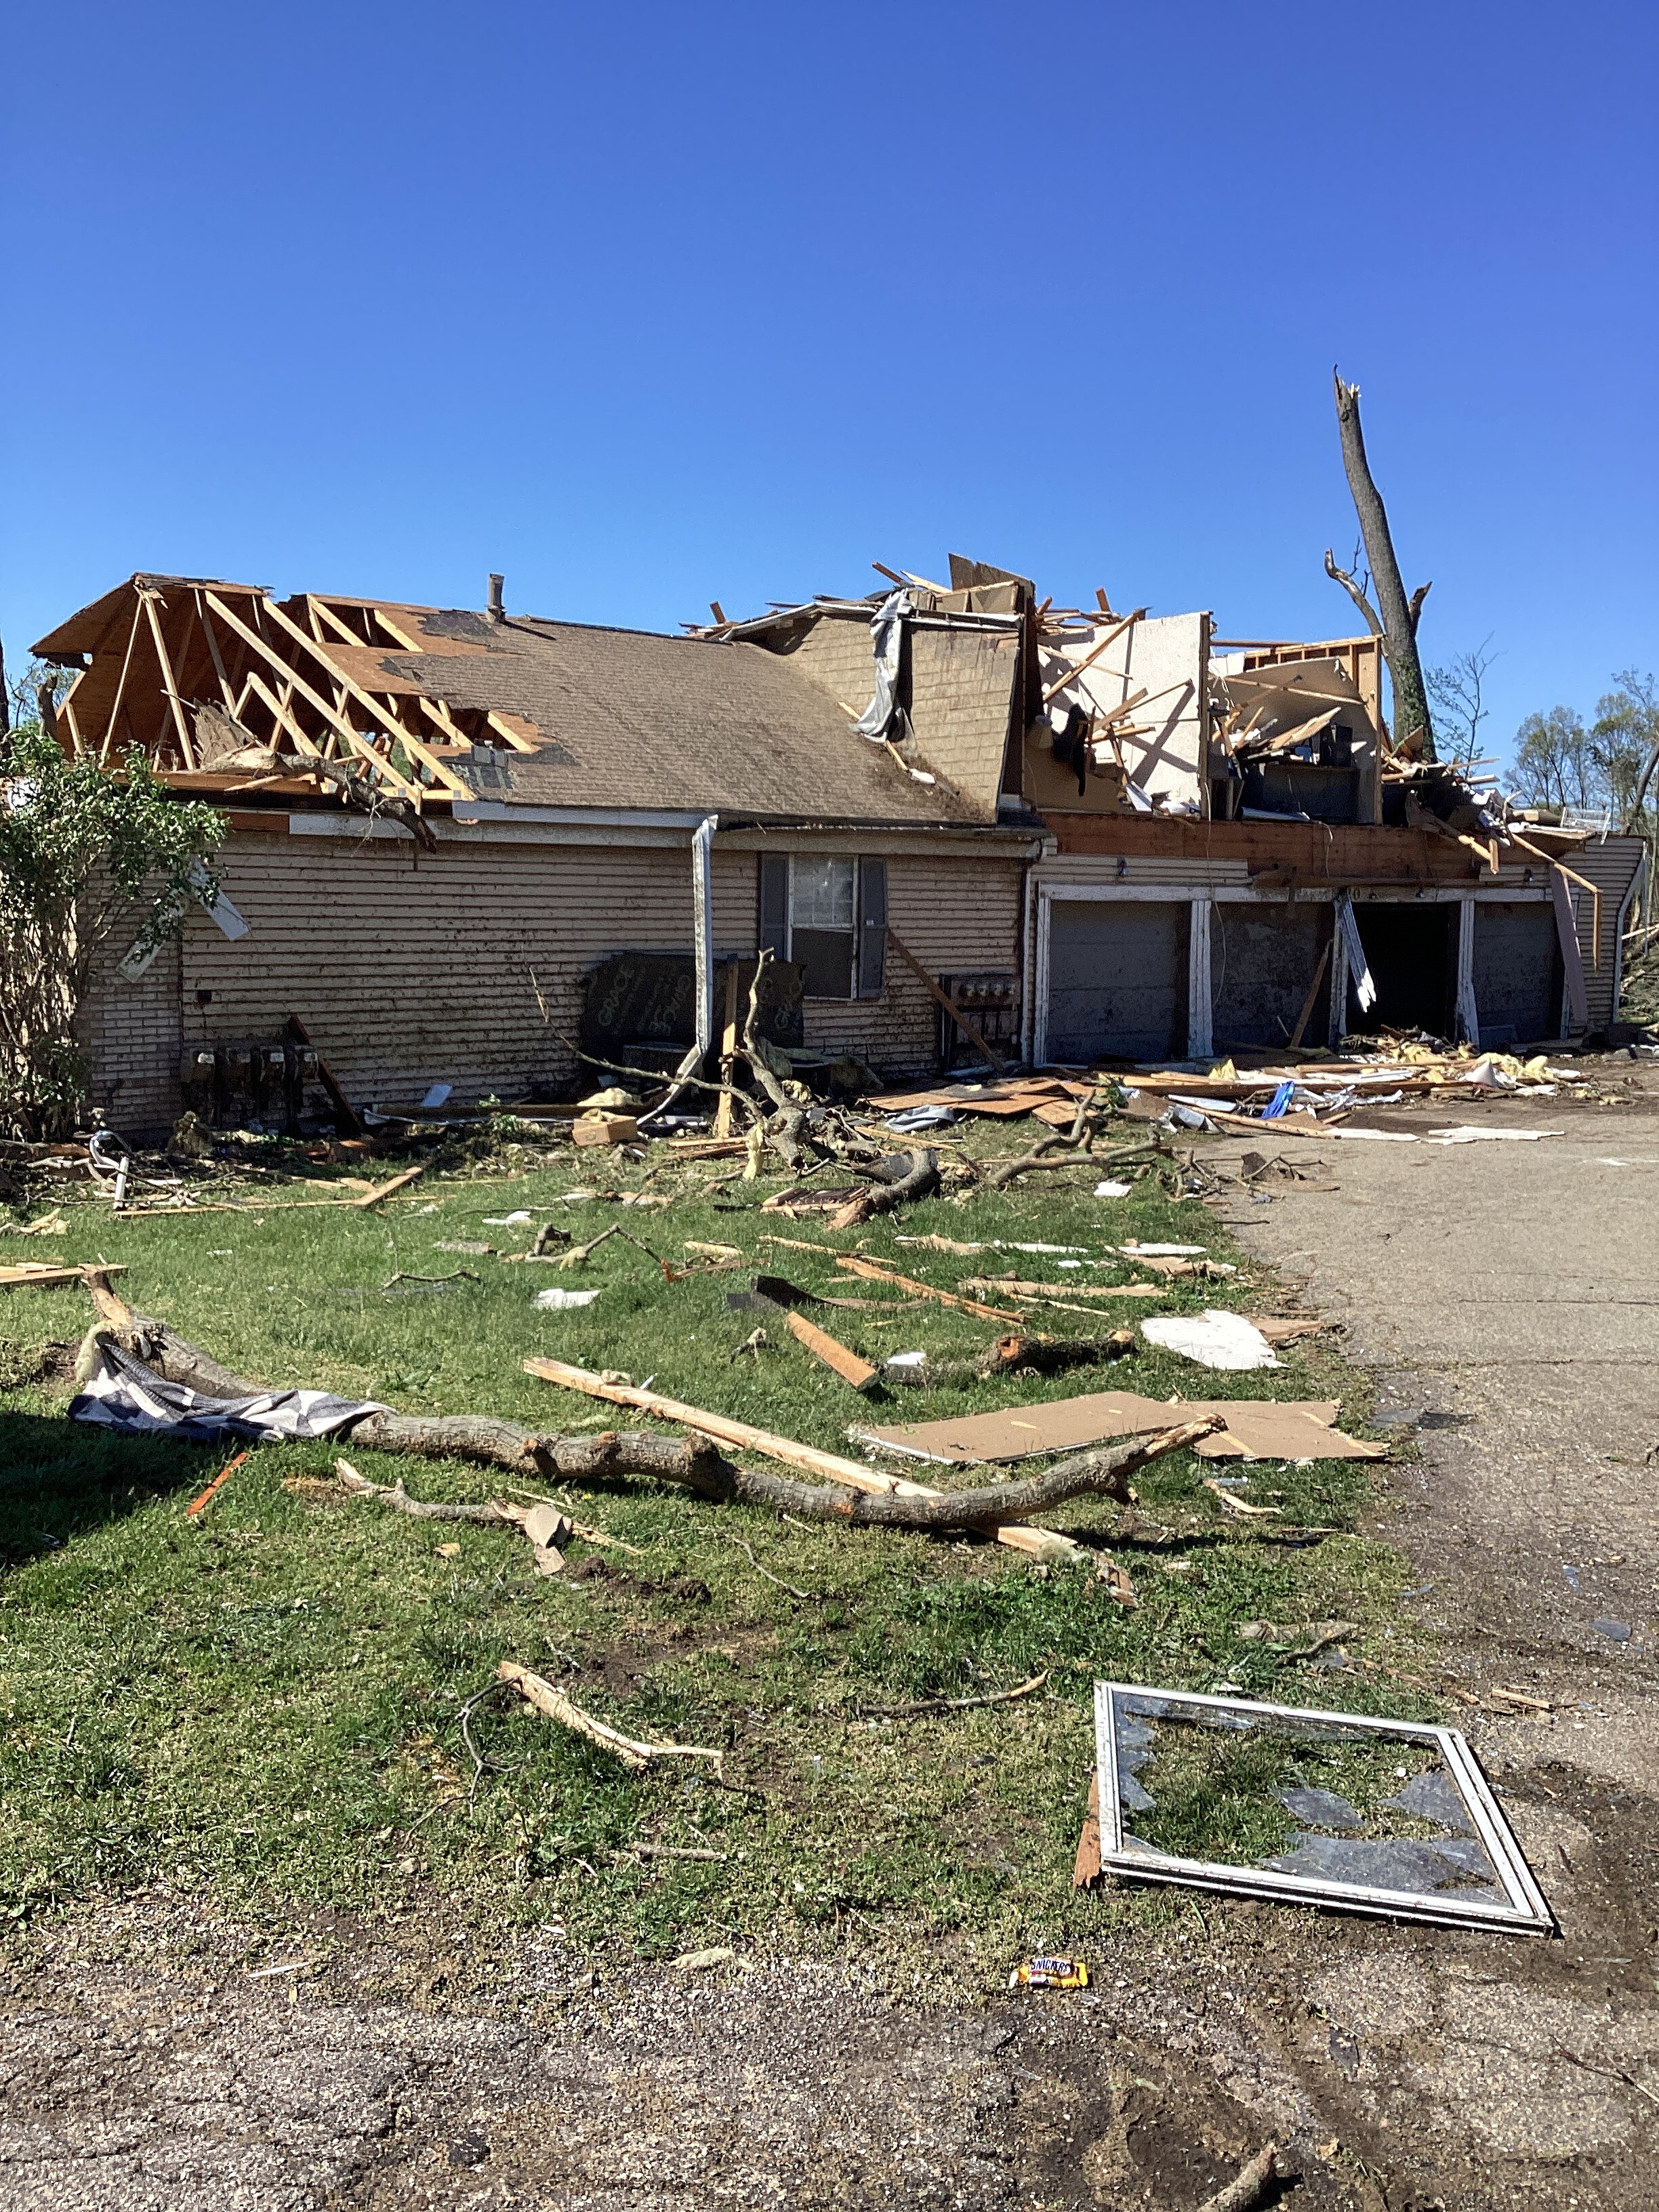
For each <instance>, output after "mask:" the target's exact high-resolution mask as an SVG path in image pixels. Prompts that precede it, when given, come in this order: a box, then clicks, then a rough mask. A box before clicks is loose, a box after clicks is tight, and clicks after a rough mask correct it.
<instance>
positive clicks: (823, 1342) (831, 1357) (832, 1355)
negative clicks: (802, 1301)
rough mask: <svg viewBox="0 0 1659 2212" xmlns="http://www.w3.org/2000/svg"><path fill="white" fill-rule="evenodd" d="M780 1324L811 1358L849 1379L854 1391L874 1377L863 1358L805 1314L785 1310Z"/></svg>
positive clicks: (870, 1382)
mask: <svg viewBox="0 0 1659 2212" xmlns="http://www.w3.org/2000/svg"><path fill="white" fill-rule="evenodd" d="M783 1318H784V1324H785V1326H786V1327H787V1329H788V1331H789V1334H790V1335H791V1336H793V1338H794V1339H795V1340H796V1341H797V1343H799V1344H804V1345H805V1346H806V1349H807V1350H808V1351H809V1352H811V1353H812V1355H813V1357H814V1358H817V1359H821V1360H822V1361H823V1364H824V1365H825V1366H826V1367H829V1368H833V1370H835V1372H836V1374H837V1375H839V1376H840V1377H841V1379H842V1382H843V1383H851V1384H852V1386H853V1388H854V1389H855V1390H867V1389H869V1388H870V1386H871V1384H872V1383H874V1382H875V1381H876V1379H877V1370H875V1369H874V1368H873V1367H872V1365H871V1364H870V1362H869V1361H868V1360H867V1359H860V1357H859V1355H858V1353H857V1352H853V1351H849V1350H848V1346H846V1345H844V1344H838V1343H837V1342H836V1339H835V1338H834V1337H833V1336H831V1335H830V1334H829V1332H828V1330H827V1329H822V1328H815V1327H814V1325H813V1324H812V1322H810V1321H808V1320H807V1318H806V1316H805V1314H800V1313H795V1312H787V1313H786V1314H785V1315H784V1317H783Z"/></svg>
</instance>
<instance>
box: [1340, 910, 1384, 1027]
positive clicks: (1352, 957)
mask: <svg viewBox="0 0 1659 2212" xmlns="http://www.w3.org/2000/svg"><path fill="white" fill-rule="evenodd" d="M1336 926H1337V927H1338V928H1339V929H1340V931H1341V932H1342V949H1343V951H1344V952H1345V953H1346V955H1347V961H1348V981H1349V982H1350V983H1352V986H1353V992H1354V996H1355V997H1356V998H1357V999H1358V1001H1359V1009H1360V1012H1362V1013H1369V1012H1370V1009H1371V1008H1372V1007H1373V1006H1375V1005H1376V984H1375V983H1374V982H1372V981H1371V971H1370V964H1369V963H1368V962H1367V960H1366V958H1365V948H1364V945H1363V944H1362V943H1361V942H1360V938H1359V924H1358V922H1357V921H1355V920H1354V915H1353V901H1352V899H1351V898H1350V897H1349V896H1348V894H1347V893H1346V891H1343V892H1342V893H1341V894H1340V896H1339V897H1338V899H1337V902H1336Z"/></svg>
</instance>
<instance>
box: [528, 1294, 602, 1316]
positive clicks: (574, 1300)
mask: <svg viewBox="0 0 1659 2212" xmlns="http://www.w3.org/2000/svg"><path fill="white" fill-rule="evenodd" d="M598 1296H599V1292H598V1291H561V1290H551V1291H537V1293H536V1295H535V1297H533V1298H532V1300H531V1301H530V1303H531V1304H532V1306H539V1307H540V1308H541V1310H542V1311H543V1312H544V1313H562V1312H564V1310H566V1308H567V1307H568V1306H591V1305H592V1303H593V1301H594V1299H595V1298H596V1297H598Z"/></svg>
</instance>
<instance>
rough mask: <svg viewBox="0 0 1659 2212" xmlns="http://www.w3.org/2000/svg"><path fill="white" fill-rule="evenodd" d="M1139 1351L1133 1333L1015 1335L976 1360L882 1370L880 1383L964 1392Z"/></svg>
mask: <svg viewBox="0 0 1659 2212" xmlns="http://www.w3.org/2000/svg"><path fill="white" fill-rule="evenodd" d="M1137 1349H1138V1346H1137V1343H1136V1339H1135V1334H1134V1332H1133V1329H1127V1328H1115V1329H1114V1330H1113V1331H1112V1333H1111V1334H1110V1335H1109V1336H1081V1337H1073V1338H1069V1339H1066V1338H1055V1337H1052V1336H1042V1335H1038V1334H1026V1333H1024V1332H1017V1333H1015V1334H1012V1335H1009V1336H1000V1337H999V1338H998V1339H997V1340H996V1342H995V1343H994V1344H993V1345H990V1346H987V1348H986V1350H985V1351H983V1352H981V1354H980V1356H979V1358H977V1359H950V1360H939V1361H938V1362H935V1361H933V1360H931V1359H927V1360H923V1361H922V1363H921V1365H920V1366H911V1367H895V1366H892V1365H888V1366H884V1367H883V1368H882V1369H881V1370H880V1373H881V1379H882V1381H883V1382H884V1383H896V1385H897V1386H898V1388H899V1389H906V1390H940V1389H944V1390H966V1389H971V1388H972V1387H973V1385H974V1384H975V1383H986V1382H989V1381H990V1380H992V1378H993V1377H994V1376H999V1375H1012V1374H1014V1373H1015V1372H1017V1371H1018V1370H1020V1369H1022V1368H1024V1369H1027V1370H1036V1373H1038V1374H1040V1375H1060V1374H1063V1373H1064V1372H1065V1371H1066V1369H1067V1368H1071V1367H1092V1366H1095V1365H1097V1364H1098V1363H1099V1362H1101V1361H1102V1360H1106V1359H1124V1358H1127V1357H1128V1356H1129V1354H1130V1353H1132V1352H1134V1351H1136V1350H1137Z"/></svg>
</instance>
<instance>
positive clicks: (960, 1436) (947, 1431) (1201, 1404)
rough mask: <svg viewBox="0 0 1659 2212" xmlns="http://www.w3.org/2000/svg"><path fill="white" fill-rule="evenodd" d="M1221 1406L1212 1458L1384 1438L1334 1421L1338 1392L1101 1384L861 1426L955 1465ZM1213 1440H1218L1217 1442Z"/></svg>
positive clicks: (1078, 1443)
mask: <svg viewBox="0 0 1659 2212" xmlns="http://www.w3.org/2000/svg"><path fill="white" fill-rule="evenodd" d="M1210 1413H1218V1414H1220V1415H1221V1416H1222V1418H1223V1419H1225V1422H1226V1428H1225V1431H1221V1432H1218V1435H1217V1437H1215V1438H1214V1439H1213V1440H1212V1443H1211V1448H1210V1449H1208V1450H1205V1447H1204V1446H1202V1445H1200V1450H1205V1456H1206V1457H1208V1458H1224V1459H1228V1458H1241V1457H1242V1458H1245V1459H1380V1458H1382V1457H1383V1454H1384V1453H1385V1451H1386V1450H1387V1446H1386V1445H1383V1444H1370V1443H1360V1442H1358V1440H1357V1439H1356V1438H1354V1437H1345V1436H1344V1435H1343V1434H1342V1432H1341V1431H1340V1429H1337V1428H1334V1427H1333V1426H1332V1425H1331V1424H1332V1423H1333V1422H1334V1420H1335V1419H1336V1414H1337V1405H1336V1401H1335V1400H1334V1399H1319V1400H1316V1399H1301V1400H1297V1401H1291V1402H1286V1403H1279V1402H1275V1401H1273V1400H1271V1399H1261V1398H1218V1399H1173V1400H1170V1401H1168V1402H1165V1401H1162V1400H1159V1399H1157V1398H1142V1397H1139V1396H1138V1395H1136V1394H1135V1392H1133V1391H1132V1390H1097V1391H1093V1392H1091V1393H1090V1394H1089V1395H1086V1396H1084V1397H1080V1398H1060V1399H1055V1400H1054V1401H1050V1402H1049V1403H1048V1404H1047V1405H1039V1406H1011V1407H1008V1408H1006V1411H1004V1412H1002V1413H964V1414H961V1415H959V1416H957V1418H956V1419H949V1420H943V1421H907V1422H905V1423H903V1424H902V1425H899V1426H897V1427H895V1428H886V1429H860V1431H858V1433H859V1435H860V1437H867V1438H869V1439H870V1441H872V1443H879V1444H884V1445H886V1446H888V1447H889V1448H890V1449H892V1450H896V1451H902V1452H908V1453H911V1454H914V1455H915V1456H916V1457H917V1458H921V1459H932V1460H942V1461H944V1462H946V1463H947V1464H950V1465H953V1466H965V1465H967V1464H969V1462H981V1461H1005V1460H1016V1459H1024V1458H1026V1457H1028V1456H1029V1455H1030V1454H1032V1453H1033V1452H1057V1451H1083V1450H1086V1449H1088V1447H1089V1446H1090V1445H1091V1444H1097V1443H1105V1442H1106V1441H1107V1440H1108V1438H1109V1437H1127V1436H1135V1435H1138V1434H1141V1433H1144V1432H1145V1431H1147V1430H1151V1429H1167V1428H1170V1427H1173V1426H1175V1425H1177V1424H1179V1423H1180V1422H1182V1421H1194V1420H1201V1419H1204V1417H1205V1416H1206V1414H1210ZM1216 1447H1218V1449H1217V1448H1216Z"/></svg>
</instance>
